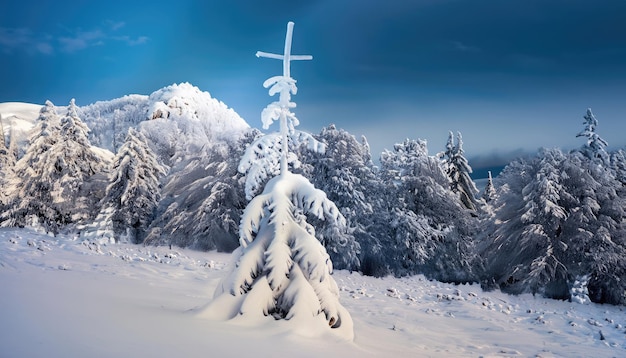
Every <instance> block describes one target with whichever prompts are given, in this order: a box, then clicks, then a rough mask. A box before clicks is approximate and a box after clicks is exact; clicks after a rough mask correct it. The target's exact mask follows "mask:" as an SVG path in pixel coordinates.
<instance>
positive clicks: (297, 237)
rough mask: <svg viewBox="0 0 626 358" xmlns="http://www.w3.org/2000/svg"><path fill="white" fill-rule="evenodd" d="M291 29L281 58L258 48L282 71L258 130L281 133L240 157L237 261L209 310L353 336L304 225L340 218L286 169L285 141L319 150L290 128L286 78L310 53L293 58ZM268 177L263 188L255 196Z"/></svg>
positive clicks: (270, 83) (272, 82)
mask: <svg viewBox="0 0 626 358" xmlns="http://www.w3.org/2000/svg"><path fill="white" fill-rule="evenodd" d="M292 31H293V22H289V23H288V25H287V35H286V40H285V53H284V55H274V54H267V53H263V52H259V53H257V55H258V56H261V57H270V58H278V59H282V60H283V63H284V66H283V75H282V76H276V77H272V78H270V79H269V80H267V81H266V82H265V84H264V86H265V87H266V88H268V87H269V88H270V90H269V93H270V95H275V94H279V96H280V98H279V101H277V102H274V103H272V104H270V105H269V106H268V107H267V108H265V110H264V111H263V113H262V119H263V124H264V128H267V127H269V125H270V124H271V123H272V122H274V121H275V120H278V121H279V123H280V132H279V133H275V134H270V135H266V136H263V137H261V138H259V139H257V140H256V141H255V142H253V143H252V145H251V146H250V147H249V148H248V150H247V151H246V153H245V155H244V157H243V158H242V160H241V165H240V171H242V172H247V178H246V181H247V183H246V184H247V185H246V194H247V195H248V196H249V197H252V200H251V201H250V203H249V204H248V205H247V206H246V209H245V211H244V213H243V216H242V218H241V224H240V238H239V239H240V244H241V246H240V248H239V249H237V250H236V251H235V253H234V255H235V258H236V259H235V262H236V263H235V265H234V267H233V268H232V271H231V272H230V274H229V275H228V276H227V277H226V278H225V279H224V281H223V282H222V283H221V284H220V285H219V286H218V288H217V290H216V292H215V298H214V300H213V301H212V303H211V304H210V305H209V307H208V309H207V314H208V315H210V316H220V317H223V318H227V319H231V318H234V317H237V316H244V317H249V318H254V317H255V316H256V317H263V316H272V317H274V318H275V319H286V320H289V322H291V323H293V324H294V328H295V329H296V330H297V329H303V330H304V331H306V332H307V334H310V333H311V332H313V331H319V332H320V334H323V333H322V332H324V331H325V330H326V329H328V327H331V328H334V332H337V333H338V334H339V335H341V336H343V337H345V338H348V339H352V337H353V332H352V319H351V317H350V314H349V313H348V312H347V311H346V310H345V309H344V308H343V306H342V305H341V304H340V303H339V289H338V287H337V284H336V283H335V280H334V279H333V278H332V276H331V274H332V262H331V260H330V257H329V256H328V253H327V252H326V250H325V249H324V246H322V244H321V243H320V242H319V241H318V240H317V239H316V238H315V230H314V228H313V227H312V226H311V225H310V224H308V223H307V222H306V215H314V216H316V217H318V218H320V219H322V218H324V219H327V220H335V221H344V218H343V216H342V215H341V213H340V212H339V210H338V209H337V207H336V206H335V204H333V203H332V202H331V201H330V200H328V198H327V197H326V194H325V193H324V192H323V191H321V190H319V189H316V188H315V187H314V186H313V185H312V184H311V183H310V182H309V181H308V180H307V179H306V178H305V177H304V176H302V175H298V174H293V173H291V172H290V171H289V169H288V168H289V165H290V164H292V165H293V164H294V163H295V162H296V161H297V158H295V155H293V153H289V150H288V147H289V146H288V140H289V139H292V140H293V139H296V140H302V139H303V138H306V141H308V142H309V143H310V147H311V148H316V149H318V150H321V149H323V146H321V145H320V144H319V143H318V142H317V141H316V140H315V139H314V138H313V137H312V136H311V135H310V134H306V133H303V132H299V131H296V130H295V126H297V125H298V120H297V118H296V117H295V115H294V114H293V113H292V112H291V110H290V109H291V108H294V107H295V103H293V102H291V95H292V94H295V93H296V91H297V88H296V85H295V80H294V79H293V78H291V76H290V68H289V66H290V61H291V60H297V59H310V58H311V57H310V56H294V55H291V53H290V52H291V36H292ZM277 170H278V172H277ZM274 175H276V176H274ZM268 178H271V179H269V181H267V184H265V186H264V189H263V192H262V193H261V194H260V195H257V196H254V194H255V192H256V191H257V190H258V189H260V188H261V187H262V186H263V182H265V181H266V180H267V179H268ZM316 327H317V328H316ZM320 329H321V331H320Z"/></svg>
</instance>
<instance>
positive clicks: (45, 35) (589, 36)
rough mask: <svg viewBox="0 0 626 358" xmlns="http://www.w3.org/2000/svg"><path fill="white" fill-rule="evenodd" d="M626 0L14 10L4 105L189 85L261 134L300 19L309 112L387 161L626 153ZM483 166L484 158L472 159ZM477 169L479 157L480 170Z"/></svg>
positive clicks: (343, 0)
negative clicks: (590, 121) (591, 122)
mask: <svg viewBox="0 0 626 358" xmlns="http://www.w3.org/2000/svg"><path fill="white" fill-rule="evenodd" d="M625 18H626V2H625V1H623V0H606V1H604V0H598V1H586V0H524V1H522V0H517V1H514V0H510V1H502V0H413V1H406V0H386V1H382V0H381V1H372V0H361V1H354V0H352V1H348V0H320V1H282V0H268V1H253V0H244V1H239V0H233V1H184V0H180V1H159V0H151V1H116V0H110V1H106V2H102V1H62V0H61V1H55V2H45V3H41V2H35V1H12V2H9V3H7V4H3V11H2V12H1V13H0V58H1V59H2V60H1V61H2V62H1V63H2V65H1V66H0V80H1V81H2V83H3V84H2V85H0V102H8V101H22V102H33V103H43V102H44V101H45V100H46V99H50V100H52V101H53V102H55V103H57V104H60V105H65V104H66V103H68V102H69V100H70V99H71V98H76V102H77V104H79V105H86V104H89V103H92V102H95V101H97V100H108V99H113V98H117V97H121V96H123V95H125V94H130V93H139V94H150V93H151V92H153V91H155V90H157V89H159V88H161V87H164V86H166V85H169V84H172V83H179V82H190V83H192V84H194V85H196V86H198V87H199V88H200V89H202V90H204V91H208V92H210V93H211V94H212V95H213V96H214V97H216V98H218V99H220V100H222V101H224V102H225V103H226V104H227V105H228V106H230V107H232V108H234V109H235V110H236V111H237V112H238V113H239V114H240V115H241V116H242V117H244V119H246V120H247V121H248V123H250V124H251V125H252V126H255V127H260V126H261V123H260V112H261V110H262V109H263V107H264V106H265V105H267V104H268V103H269V102H270V101H272V100H274V99H273V98H270V97H269V96H268V95H267V92H266V90H265V89H264V88H263V87H262V83H263V81H264V80H265V79H266V78H268V77H270V76H273V75H276V74H280V72H281V64H280V63H279V62H278V61H276V60H269V59H258V58H256V57H255V56H254V54H255V53H256V51H257V50H262V51H267V52H282V47H283V41H284V32H285V28H286V24H287V22H288V21H294V22H295V23H296V25H295V30H294V40H293V53H297V54H311V55H313V56H314V60H313V61H302V62H295V63H293V65H292V76H293V77H294V78H296V79H297V80H298V87H299V92H298V95H297V96H295V97H294V101H295V102H297V103H298V107H297V108H296V109H295V113H296V115H298V117H299V118H300V120H301V123H302V125H301V127H302V128H303V129H305V130H309V131H312V132H314V133H317V132H319V130H320V129H321V128H322V127H323V126H326V125H328V124H330V123H335V124H336V125H337V126H338V127H340V128H344V129H347V130H348V131H350V132H351V133H353V134H354V135H356V136H357V137H358V136H360V135H361V134H363V135H366V136H367V138H368V140H369V141H370V144H371V146H372V152H373V155H374V156H375V157H377V156H378V154H379V153H380V151H381V150H382V149H383V148H390V147H391V146H392V145H393V143H395V142H399V141H402V140H403V139H404V138H407V137H409V138H423V139H427V140H428V143H429V149H430V151H431V153H435V152H437V151H440V150H442V149H443V147H444V145H445V142H446V140H447V133H448V131H449V130H453V131H461V132H462V133H463V137H464V144H465V150H466V154H467V156H468V157H469V158H473V157H476V156H490V155H491V154H492V153H505V152H510V151H515V150H520V149H521V150H535V149H537V148H538V147H553V146H558V147H562V148H564V149H568V148H572V147H576V146H579V145H582V143H583V141H582V139H580V138H575V135H576V133H578V131H579V130H581V129H582V116H583V115H584V114H585V110H586V108H587V107H591V108H592V109H593V111H594V113H595V114H596V117H597V118H598V120H599V127H598V133H599V134H600V135H601V136H602V137H603V138H605V139H606V140H607V141H608V142H609V144H610V145H611V146H612V147H622V146H624V145H625V144H626V140H625V139H624V133H625V132H626V35H625V34H626V21H624V19H625ZM470 164H472V163H471V162H470ZM474 165H476V164H474Z"/></svg>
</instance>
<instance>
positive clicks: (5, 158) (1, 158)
mask: <svg viewBox="0 0 626 358" xmlns="http://www.w3.org/2000/svg"><path fill="white" fill-rule="evenodd" d="M0 135H1V137H0V182H3V180H4V177H5V176H6V173H8V171H9V170H10V168H13V166H14V165H15V158H14V157H12V155H11V152H9V147H8V146H7V145H6V139H5V137H4V125H3V124H2V114H1V113H0ZM3 187H4V185H3Z"/></svg>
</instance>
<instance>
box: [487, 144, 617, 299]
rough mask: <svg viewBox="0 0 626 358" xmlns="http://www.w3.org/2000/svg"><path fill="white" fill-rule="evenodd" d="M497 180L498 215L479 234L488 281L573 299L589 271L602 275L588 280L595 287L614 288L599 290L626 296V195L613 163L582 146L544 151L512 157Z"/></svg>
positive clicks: (516, 290)
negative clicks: (625, 282)
mask: <svg viewBox="0 0 626 358" xmlns="http://www.w3.org/2000/svg"><path fill="white" fill-rule="evenodd" d="M498 180H499V181H500V184H501V185H499V187H498V195H497V196H496V199H495V200H494V204H493V205H494V207H495V208H496V210H495V215H494V216H493V217H492V218H490V219H489V222H488V223H485V225H484V230H482V232H483V234H484V237H482V238H481V240H480V242H481V243H482V248H481V250H480V251H481V253H482V256H483V257H484V259H485V273H486V277H485V279H486V282H491V283H493V284H495V286H496V287H500V288H501V289H502V290H503V291H506V292H509V293H523V292H530V293H539V294H543V295H545V296H548V297H554V298H568V297H569V296H570V287H571V285H572V284H573V282H574V281H575V280H576V278H577V277H582V276H588V277H594V278H599V279H594V280H593V281H592V280H590V281H589V286H588V288H589V290H590V292H591V291H592V290H593V289H594V287H601V291H603V292H605V293H607V292H608V290H609V289H610V291H611V292H610V294H607V295H604V296H603V295H596V296H598V297H604V299H613V298H615V297H621V296H622V295H623V292H624V290H623V285H622V284H621V283H619V282H621V280H623V279H626V277H625V276H624V273H625V272H626V265H625V264H623V263H622V262H623V260H621V259H618V257H620V255H623V253H624V251H625V250H624V247H625V246H624V244H625V241H624V238H626V232H625V228H624V226H623V224H622V223H623V222H624V219H625V218H626V214H625V210H624V207H625V204H626V203H625V202H624V199H625V197H626V196H625V195H624V189H623V185H622V184H621V183H620V182H618V181H617V180H616V179H615V177H614V176H613V175H612V173H611V171H610V170H609V169H608V168H606V167H604V165H602V164H601V163H598V162H597V160H595V158H594V159H590V158H588V157H587V156H585V155H583V154H581V153H580V152H577V151H574V152H571V153H567V154H563V153H562V152H561V151H560V150H558V149H544V150H542V151H541V152H540V153H539V154H538V155H537V156H536V157H534V158H530V159H528V160H526V159H519V160H516V161H513V162H512V163H510V164H509V165H508V166H507V167H506V168H505V170H504V171H503V172H502V173H501V174H500V175H499V176H498ZM609 263H610V265H609ZM609 266H611V267H612V269H610V268H609ZM602 279H606V280H608V281H611V280H612V282H613V283H612V284H610V285H606V282H607V281H605V283H602V282H601V281H602ZM620 290H621V291H620ZM619 292H621V293H619ZM591 296H592V295H590V297H591ZM594 300H596V298H594ZM620 300H621V298H620ZM604 302H609V301H604ZM611 303H620V301H612V302H611Z"/></svg>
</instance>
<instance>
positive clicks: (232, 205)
mask: <svg viewBox="0 0 626 358" xmlns="http://www.w3.org/2000/svg"><path fill="white" fill-rule="evenodd" d="M255 135H256V132H251V133H250V134H249V135H247V136H244V138H243V139H241V140H240V141H237V142H232V143H228V144H225V145H220V146H214V147H206V148H204V149H203V150H200V151H199V152H198V153H197V155H196V156H193V157H190V158H188V159H186V160H184V161H181V162H180V163H178V164H177V165H176V166H175V167H173V168H172V170H171V171H172V172H174V174H173V175H170V176H168V178H167V181H166V183H165V184H164V186H163V199H162V200H161V202H160V204H159V208H158V209H157V217H156V219H155V220H154V221H153V223H152V225H151V227H150V230H149V234H148V236H147V237H146V239H145V241H144V244H146V245H168V244H172V245H176V246H179V247H191V248H195V249H200V250H215V249H217V250H218V251H225V252H231V251H233V250H234V249H235V248H237V246H239V221H240V219H241V213H242V212H243V209H244V208H245V206H246V200H245V194H244V184H243V182H242V181H241V180H240V179H241V175H240V174H239V173H238V171H237V166H238V165H239V158H241V155H242V154H243V151H244V149H243V148H245V145H246V144H250V143H251V142H252V139H254V138H255Z"/></svg>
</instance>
